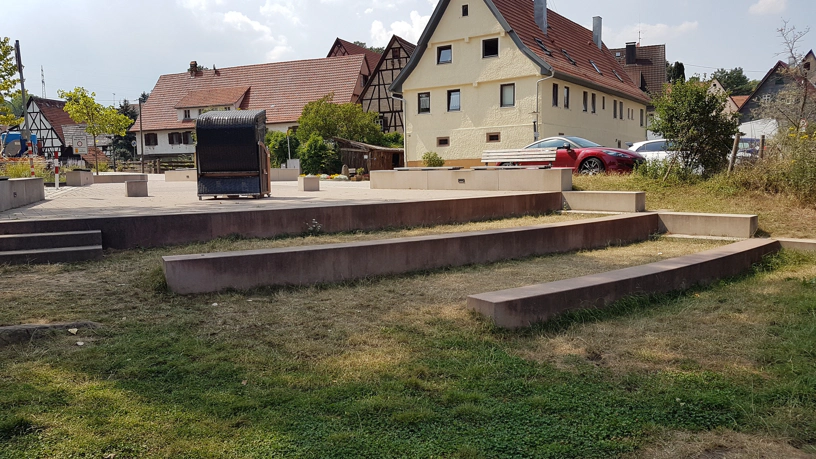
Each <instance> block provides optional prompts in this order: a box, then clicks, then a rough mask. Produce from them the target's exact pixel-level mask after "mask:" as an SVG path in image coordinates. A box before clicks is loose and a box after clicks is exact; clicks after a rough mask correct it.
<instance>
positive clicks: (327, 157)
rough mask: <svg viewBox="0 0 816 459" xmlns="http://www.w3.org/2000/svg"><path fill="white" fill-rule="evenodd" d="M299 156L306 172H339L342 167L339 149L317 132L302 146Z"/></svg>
mask: <svg viewBox="0 0 816 459" xmlns="http://www.w3.org/2000/svg"><path fill="white" fill-rule="evenodd" d="M298 156H300V167H301V169H302V170H303V173H304V174H331V173H333V172H339V170H340V167H342V164H341V163H340V157H339V155H338V154H337V151H335V150H334V148H332V147H330V146H329V145H328V144H327V143H326V141H324V140H323V137H320V136H319V135H317V134H312V135H311V137H309V140H308V141H307V142H306V143H304V144H303V145H301V146H300V148H299V150H298Z"/></svg>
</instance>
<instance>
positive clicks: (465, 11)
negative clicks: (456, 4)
mask: <svg viewBox="0 0 816 459" xmlns="http://www.w3.org/2000/svg"><path fill="white" fill-rule="evenodd" d="M469 14H470V11H469V10H468V5H467V3H465V4H464V5H462V17H463V18H464V17H467V16H468V15H469Z"/></svg>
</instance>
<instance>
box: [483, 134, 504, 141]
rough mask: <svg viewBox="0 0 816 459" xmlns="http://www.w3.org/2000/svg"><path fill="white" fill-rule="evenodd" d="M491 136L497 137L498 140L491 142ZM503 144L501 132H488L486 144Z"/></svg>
mask: <svg viewBox="0 0 816 459" xmlns="http://www.w3.org/2000/svg"><path fill="white" fill-rule="evenodd" d="M490 136H496V140H491V139H490ZM499 142H501V132H488V133H487V134H485V143H499Z"/></svg>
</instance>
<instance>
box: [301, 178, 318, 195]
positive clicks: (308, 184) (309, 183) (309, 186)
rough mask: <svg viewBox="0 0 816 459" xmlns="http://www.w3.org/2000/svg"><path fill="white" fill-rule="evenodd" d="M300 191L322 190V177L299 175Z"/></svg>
mask: <svg viewBox="0 0 816 459" xmlns="http://www.w3.org/2000/svg"><path fill="white" fill-rule="evenodd" d="M298 191H320V177H318V176H315V175H307V176H305V177H298Z"/></svg>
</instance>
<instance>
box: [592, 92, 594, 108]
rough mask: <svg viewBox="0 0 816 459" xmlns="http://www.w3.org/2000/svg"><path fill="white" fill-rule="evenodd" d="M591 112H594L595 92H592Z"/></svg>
mask: <svg viewBox="0 0 816 459" xmlns="http://www.w3.org/2000/svg"><path fill="white" fill-rule="evenodd" d="M592 113H595V93H594V92H593V93H592Z"/></svg>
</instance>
